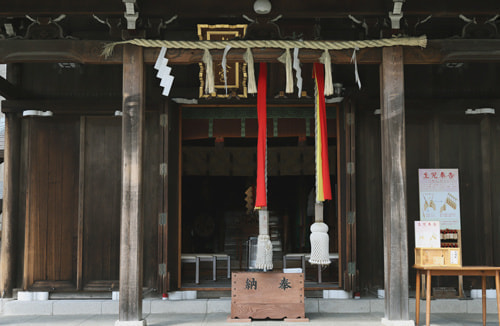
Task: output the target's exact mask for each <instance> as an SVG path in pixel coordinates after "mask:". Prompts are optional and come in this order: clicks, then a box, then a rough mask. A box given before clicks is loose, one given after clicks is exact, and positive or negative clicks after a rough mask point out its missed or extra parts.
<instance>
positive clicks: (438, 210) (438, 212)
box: [418, 169, 460, 230]
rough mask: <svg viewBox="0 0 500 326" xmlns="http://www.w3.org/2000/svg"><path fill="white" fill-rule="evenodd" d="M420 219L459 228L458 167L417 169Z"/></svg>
mask: <svg viewBox="0 0 500 326" xmlns="http://www.w3.org/2000/svg"><path fill="white" fill-rule="evenodd" d="M418 184H419V192H420V220H421V221H439V223H440V228H441V230H443V229H452V230H460V196H459V184H458V169H418Z"/></svg>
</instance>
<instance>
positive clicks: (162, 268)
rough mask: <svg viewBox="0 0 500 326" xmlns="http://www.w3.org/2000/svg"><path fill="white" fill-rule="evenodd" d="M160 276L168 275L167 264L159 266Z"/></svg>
mask: <svg viewBox="0 0 500 326" xmlns="http://www.w3.org/2000/svg"><path fill="white" fill-rule="evenodd" d="M158 274H159V275H167V265H166V264H159V265H158Z"/></svg>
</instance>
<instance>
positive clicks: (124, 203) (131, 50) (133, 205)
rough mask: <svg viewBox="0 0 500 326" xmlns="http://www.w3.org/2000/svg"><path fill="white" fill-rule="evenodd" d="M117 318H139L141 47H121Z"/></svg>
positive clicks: (141, 144)
mask: <svg viewBox="0 0 500 326" xmlns="http://www.w3.org/2000/svg"><path fill="white" fill-rule="evenodd" d="M123 62H124V64H123V108H122V111H123V116H122V200H121V228H120V303H119V320H120V321H139V320H142V279H143V275H142V271H143V265H142V263H143V250H142V249H143V214H142V213H143V212H142V186H143V183H142V159H143V139H144V121H145V109H144V98H145V96H144V62H143V51H142V48H140V47H136V46H129V45H127V46H124V49H123Z"/></svg>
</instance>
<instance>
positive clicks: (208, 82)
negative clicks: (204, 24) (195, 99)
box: [203, 49, 215, 94]
mask: <svg viewBox="0 0 500 326" xmlns="http://www.w3.org/2000/svg"><path fill="white" fill-rule="evenodd" d="M203 63H204V64H205V69H206V72H205V94H212V93H213V92H215V82H214V63H213V61H212V55H211V54H210V52H209V51H208V49H205V53H204V54H203Z"/></svg>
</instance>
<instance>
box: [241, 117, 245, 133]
mask: <svg viewBox="0 0 500 326" xmlns="http://www.w3.org/2000/svg"><path fill="white" fill-rule="evenodd" d="M240 128H241V137H245V134H246V124H245V118H241V126H240Z"/></svg>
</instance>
